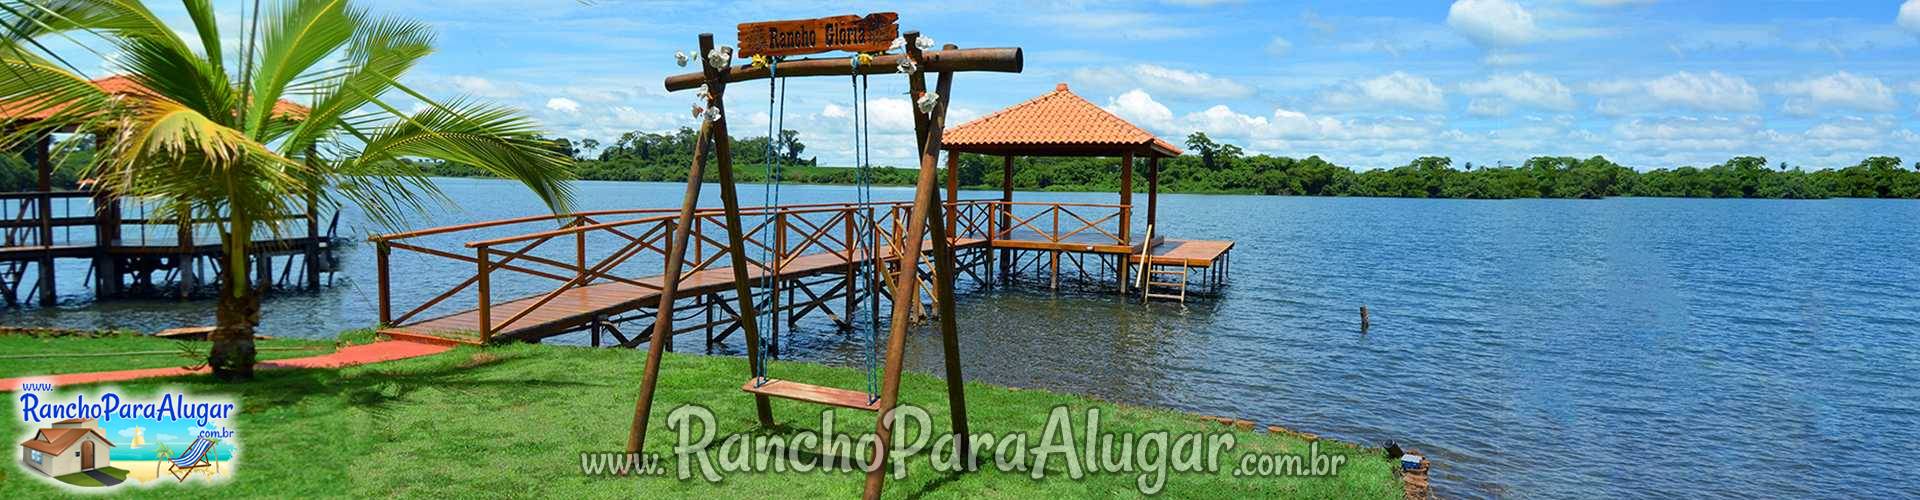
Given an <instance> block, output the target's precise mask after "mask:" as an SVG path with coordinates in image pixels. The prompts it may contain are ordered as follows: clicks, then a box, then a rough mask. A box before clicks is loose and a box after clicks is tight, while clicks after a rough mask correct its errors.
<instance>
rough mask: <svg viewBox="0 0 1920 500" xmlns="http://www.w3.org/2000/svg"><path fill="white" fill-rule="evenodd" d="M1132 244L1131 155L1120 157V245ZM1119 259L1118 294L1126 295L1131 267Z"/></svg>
mask: <svg viewBox="0 0 1920 500" xmlns="http://www.w3.org/2000/svg"><path fill="white" fill-rule="evenodd" d="M1132 243H1133V153H1130V152H1129V153H1122V154H1121V155H1120V244H1121V245H1130V244H1132ZM1127 260H1129V258H1128V257H1121V258H1120V293H1121V294H1122V295H1125V294H1126V293H1127V274H1128V273H1129V272H1130V271H1132V270H1133V266H1132V265H1131V264H1130V263H1128V262H1127Z"/></svg>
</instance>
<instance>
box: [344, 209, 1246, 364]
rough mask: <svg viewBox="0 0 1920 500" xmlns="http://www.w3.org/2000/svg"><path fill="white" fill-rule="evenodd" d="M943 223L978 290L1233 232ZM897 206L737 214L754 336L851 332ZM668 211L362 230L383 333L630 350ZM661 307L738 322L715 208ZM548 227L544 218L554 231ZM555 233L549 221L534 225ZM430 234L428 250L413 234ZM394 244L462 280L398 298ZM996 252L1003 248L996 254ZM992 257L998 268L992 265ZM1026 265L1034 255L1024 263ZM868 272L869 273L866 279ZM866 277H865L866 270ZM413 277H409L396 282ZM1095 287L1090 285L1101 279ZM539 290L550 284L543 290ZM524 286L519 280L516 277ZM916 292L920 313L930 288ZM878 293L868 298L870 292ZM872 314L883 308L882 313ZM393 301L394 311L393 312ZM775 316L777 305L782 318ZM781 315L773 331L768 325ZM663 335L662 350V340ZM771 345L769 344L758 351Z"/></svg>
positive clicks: (1109, 267)
mask: <svg viewBox="0 0 1920 500" xmlns="http://www.w3.org/2000/svg"><path fill="white" fill-rule="evenodd" d="M945 205H946V207H947V209H948V211H949V213H953V214H955V217H954V218H953V219H952V220H950V221H949V228H950V231H948V232H946V234H951V235H954V236H952V237H950V238H949V241H950V242H951V244H952V245H953V248H954V250H955V252H956V254H957V255H958V258H957V259H956V260H957V262H956V264H957V265H956V268H955V269H956V271H955V272H956V273H957V275H956V276H955V277H956V278H968V279H970V280H971V281H972V282H974V283H977V284H979V285H982V286H990V285H993V284H994V283H996V282H997V283H1012V282H1014V281H1016V280H1023V279H1024V280H1025V281H1039V282H1045V283H1050V284H1051V286H1055V287H1058V286H1060V285H1061V284H1062V283H1065V284H1069V285H1086V286H1092V287H1102V288H1106V287H1113V288H1111V289H1118V287H1120V281H1119V275H1120V274H1121V273H1122V271H1121V269H1122V268H1123V266H1125V265H1126V264H1128V263H1131V264H1139V263H1141V262H1142V261H1141V258H1142V256H1143V253H1142V252H1143V249H1151V250H1152V252H1151V253H1152V255H1151V259H1152V261H1153V262H1155V263H1159V264H1167V265H1186V266H1191V267H1195V268H1216V267H1218V268H1219V269H1220V272H1219V274H1217V278H1215V279H1214V280H1213V281H1211V282H1210V283H1213V284H1217V283H1221V282H1223V281H1224V279H1225V273H1224V266H1219V264H1221V263H1224V262H1225V261H1226V258H1227V256H1228V255H1229V252H1230V251H1231V249H1232V247H1233V244H1232V242H1225V241H1185V240H1168V239H1165V238H1160V237H1156V238H1154V240H1153V241H1152V242H1146V241H1140V240H1141V239H1142V238H1141V237H1140V235H1137V234H1136V235H1131V236H1129V237H1123V236H1121V235H1120V233H1119V232H1118V231H1119V226H1120V223H1119V221H1120V219H1121V217H1124V216H1129V215H1130V214H1131V212H1132V210H1131V207H1129V206H1125V205H1105V204H1091V203H1045V202H1004V201H998V200H971V201H960V202H954V203H946V204H945ZM910 208H911V204H909V203H906V202H899V203H874V204H865V205H862V204H814V205H789V206H781V207H772V208H769V207H759V208H744V209H742V211H741V216H742V217H743V223H742V226H743V227H742V228H741V232H742V234H743V236H745V237H746V239H747V241H749V242H750V244H749V245H748V247H747V248H748V249H749V250H748V252H747V253H748V254H749V255H748V256H747V261H748V262H749V264H748V267H749V268H748V272H747V275H748V276H749V278H750V279H751V280H752V281H753V283H754V286H753V290H754V291H753V293H754V295H755V297H754V301H755V303H756V304H763V305H761V306H759V307H757V309H758V310H760V311H762V312H763V313H765V314H771V315H773V316H775V317H776V318H781V319H778V320H777V321H775V325H776V326H774V327H773V328H772V329H771V330H770V331H768V332H763V334H770V335H776V336H777V335H779V334H780V331H781V330H782V329H789V330H790V329H791V328H793V327H795V326H797V324H798V322H799V321H800V320H801V319H802V318H805V317H809V316H813V315H822V316H826V317H827V318H829V319H830V320H831V321H833V322H834V323H836V324H839V325H841V326H842V327H851V326H852V325H851V323H849V322H850V321H855V319H853V318H856V315H855V312H856V311H858V310H860V309H861V308H865V307H885V306H884V305H883V304H881V303H880V301H881V300H883V299H889V298H890V297H891V294H890V293H889V291H888V289H887V287H888V286H890V285H889V284H890V283H891V281H890V279H891V277H894V276H897V273H899V272H900V270H901V269H903V267H902V266H901V262H900V261H901V256H900V255H898V254H897V253H896V251H895V249H896V248H902V247H904V246H905V245H904V244H902V242H901V241H899V238H900V235H901V234H903V233H902V231H901V229H902V228H903V227H905V219H906V218H907V217H908V210H909V209H910ZM675 211H677V209H653V210H616V211H599V212H585V213H580V214H576V215H573V216H569V217H559V218H556V217H553V216H542V217H526V218H519V219H509V220H501V221H490V222H482V223H476V224H465V225H459V226H449V227H443V228H433V229H425V230H419V231H411V232H405V233H396V234H387V235H380V236H375V237H373V238H372V241H373V243H374V244H375V245H376V251H377V252H378V255H379V256H380V257H379V266H380V274H379V275H380V277H381V279H380V283H379V303H380V318H381V323H382V324H383V325H387V326H385V327H384V328H382V329H381V333H382V334H385V335H387V336H389V337H397V338H408V339H413V340H421V341H428V342H439V343H466V344H484V343H490V342H501V341H528V342H538V341H540V340H541V339H545V338H550V337H554V336H559V335H567V334H576V333H582V332H585V333H587V334H588V335H589V338H590V339H591V340H590V342H591V343H592V345H595V346H599V345H615V346H624V347H635V346H638V345H640V344H641V343H642V342H644V341H645V335H629V334H627V333H626V332H644V331H648V330H647V329H645V328H642V329H638V330H636V329H634V328H632V327H623V326H621V324H624V323H628V322H641V323H647V322H651V321H652V319H653V317H654V316H655V315H656V314H657V312H656V311H655V309H657V308H658V306H659V300H660V294H661V288H662V283H663V281H664V280H663V278H664V276H663V275H662V274H661V273H660V267H659V266H660V261H661V260H664V258H665V254H666V251H667V250H666V249H667V245H666V243H667V238H668V236H669V235H670V234H671V233H672V232H673V229H674V223H675V216H674V213H673V212H675ZM695 220H696V224H695V225H694V227H693V228H692V233H691V234H692V237H691V238H690V239H689V241H690V242H691V243H690V244H689V248H688V252H689V256H688V263H687V267H686V268H685V269H684V270H683V271H682V274H681V278H680V282H679V289H678V290H677V292H676V295H675V297H676V298H677V299H678V300H676V302H675V306H674V309H673V311H672V312H673V314H675V315H676V316H677V318H678V319H677V320H676V322H675V324H676V325H677V326H676V328H675V331H674V332H673V333H674V334H675V335H682V334H687V333H694V332H704V333H705V339H704V340H705V342H706V344H707V345H708V346H712V345H714V344H717V343H719V342H722V341H725V340H726V339H727V338H729V337H730V336H731V335H732V334H733V333H734V332H736V331H738V330H739V325H738V323H737V321H736V318H735V317H734V316H735V314H736V312H735V311H734V308H733V307H732V306H731V304H734V303H736V302H737V300H738V299H737V297H735V295H734V288H733V271H732V269H731V268H730V267H728V266H726V265H724V263H725V262H727V261H728V257H729V256H728V255H727V252H726V245H725V243H724V242H725V234H726V227H725V225H724V222H725V221H724V218H723V214H722V212H721V211H720V210H719V209H717V208H716V209H705V210H701V211H698V212H697V213H696V217H695ZM556 226H557V227H556ZM542 228H553V229H542ZM514 230H519V231H524V232H523V233H521V234H516V235H513V236H507V237H495V238H489V239H474V240H471V241H469V240H466V239H463V238H464V237H466V236H468V235H479V234H501V233H502V232H505V231H514ZM428 240H431V241H436V242H439V245H438V246H437V247H436V246H435V245H429V244H424V243H422V241H428ZM921 247H922V248H923V251H922V254H921V256H920V257H918V258H915V259H912V261H913V264H914V265H913V266H912V269H914V272H916V273H918V274H919V275H920V276H921V279H922V281H923V282H926V283H930V282H932V279H933V277H932V275H933V267H934V266H933V265H932V261H931V260H930V258H929V257H928V255H929V252H930V251H931V245H921ZM396 254H399V256H404V257H407V258H415V259H436V260H453V261H458V262H461V263H463V264H466V265H471V266H473V269H474V270H475V271H474V273H473V274H472V275H470V276H467V277H466V278H465V279H462V280H460V281H459V282H457V283H456V284H454V285H453V286H452V287H450V288H447V289H444V290H438V291H437V293H436V294H435V295H434V296H433V297H432V298H430V299H427V300H425V301H422V302H419V303H415V304H404V305H403V304H398V303H396V302H395V299H394V297H393V293H392V290H393V287H394V286H395V284H394V283H393V279H394V278H393V277H394V276H396V275H397V274H398V271H397V270H396V269H394V264H393V262H394V261H395V260H396V257H397V256H396ZM996 254H1002V255H1005V256H1006V257H999V256H998V255H996ZM996 259H999V260H998V264H997V265H996ZM1036 262H1039V263H1040V264H1036ZM876 273H880V274H876ZM876 277H878V278H880V279H878V280H876V279H874V278H876ZM503 280H519V281H520V282H521V283H528V282H532V283H546V284H547V285H546V286H545V287H543V288H545V291H543V292H540V293H534V294H525V295H513V296H507V297H501V296H499V295H498V294H496V293H495V290H497V289H498V288H499V286H498V284H499V283H501V282H502V281H503ZM409 282H410V283H411V281H409ZM1102 283H1104V284H1102ZM548 287H550V288H548ZM523 288H524V287H523ZM931 289H932V287H930V286H922V287H920V290H921V292H922V293H921V298H922V300H923V301H924V302H923V303H922V304H921V305H919V306H917V307H916V308H915V310H916V311H921V312H920V313H919V314H920V315H921V317H922V318H924V317H927V315H929V314H930V313H928V312H926V311H932V310H933V306H934V304H933V303H932V301H933V297H932V295H931V294H930V293H928V292H927V290H931ZM876 292H878V293H876ZM881 310H882V311H885V310H886V309H881ZM396 311H397V314H396ZM783 313H784V314H783ZM782 325H784V326H782ZM669 345H671V344H669ZM770 354H772V353H770Z"/></svg>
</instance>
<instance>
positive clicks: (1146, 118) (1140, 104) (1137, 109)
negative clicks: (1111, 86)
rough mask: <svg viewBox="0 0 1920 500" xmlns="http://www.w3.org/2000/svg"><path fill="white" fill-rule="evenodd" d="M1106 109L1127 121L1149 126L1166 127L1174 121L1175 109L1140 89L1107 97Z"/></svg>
mask: <svg viewBox="0 0 1920 500" xmlns="http://www.w3.org/2000/svg"><path fill="white" fill-rule="evenodd" d="M1106 109H1107V111H1110V112H1113V114H1115V115H1119V116H1120V118H1124V119H1126V120H1127V121H1130V122H1134V123H1140V124H1147V125H1148V126H1154V125H1159V126H1162V127H1164V126H1167V125H1169V124H1170V123H1171V122H1172V121H1173V110H1171V109H1167V106H1166V105H1164V104H1160V103H1159V102H1158V101H1155V100H1153V96H1151V95H1148V94H1147V92H1146V91H1144V90H1140V89H1133V90H1129V91H1127V92H1126V93H1124V94H1120V95H1119V96H1117V97H1113V98H1110V99H1107V106H1106Z"/></svg>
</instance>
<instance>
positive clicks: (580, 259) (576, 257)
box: [573, 218, 587, 285]
mask: <svg viewBox="0 0 1920 500" xmlns="http://www.w3.org/2000/svg"><path fill="white" fill-rule="evenodd" d="M584 220H585V219H580V218H575V219H573V225H574V227H575V228H579V227H580V226H582V225H584V223H583V222H582V221H584ZM573 265H574V267H577V268H579V273H578V277H579V278H580V284H582V285H585V284H586V283H587V279H586V278H587V232H586V231H584V230H579V229H576V230H575V231H574V232H573Z"/></svg>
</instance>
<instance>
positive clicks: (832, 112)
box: [820, 103, 851, 118]
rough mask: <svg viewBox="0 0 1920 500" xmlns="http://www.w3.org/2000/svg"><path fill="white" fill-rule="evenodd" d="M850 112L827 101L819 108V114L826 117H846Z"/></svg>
mask: <svg viewBox="0 0 1920 500" xmlns="http://www.w3.org/2000/svg"><path fill="white" fill-rule="evenodd" d="M850 112H851V111H850V110H848V109H847V108H843V107H840V105H838V104H834V103H827V105H826V106H825V107H822V108H820V116H824V117H827V118H846V117H847V114H848V113H850Z"/></svg>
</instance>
